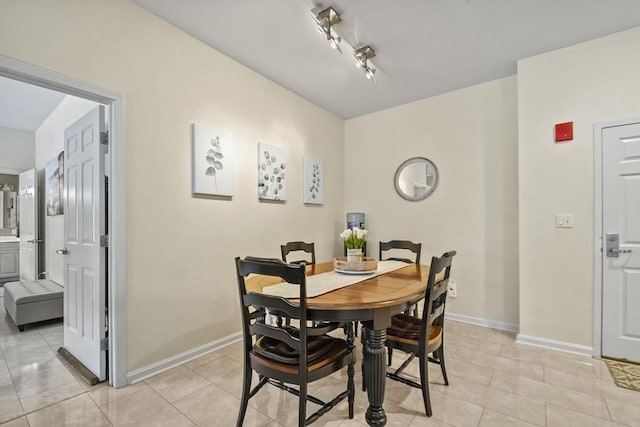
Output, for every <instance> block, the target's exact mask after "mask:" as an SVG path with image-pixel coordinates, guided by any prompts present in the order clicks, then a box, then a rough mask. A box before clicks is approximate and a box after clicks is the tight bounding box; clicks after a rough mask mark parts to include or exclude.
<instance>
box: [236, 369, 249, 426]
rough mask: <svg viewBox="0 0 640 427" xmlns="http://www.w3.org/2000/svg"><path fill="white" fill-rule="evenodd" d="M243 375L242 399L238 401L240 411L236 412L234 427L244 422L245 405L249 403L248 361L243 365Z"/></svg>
mask: <svg viewBox="0 0 640 427" xmlns="http://www.w3.org/2000/svg"><path fill="white" fill-rule="evenodd" d="M243 371H244V373H243V379H242V398H241V399H240V411H239V412H238V421H237V422H236V427H242V423H243V422H244V416H245V414H246V413H247V404H248V403H249V393H250V392H251V376H252V374H253V372H252V370H251V368H250V367H249V361H248V360H246V361H245V364H244V370H243Z"/></svg>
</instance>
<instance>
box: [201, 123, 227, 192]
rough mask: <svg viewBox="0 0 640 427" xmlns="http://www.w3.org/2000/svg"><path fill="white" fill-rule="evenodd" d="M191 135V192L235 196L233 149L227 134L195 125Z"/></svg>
mask: <svg viewBox="0 0 640 427" xmlns="http://www.w3.org/2000/svg"><path fill="white" fill-rule="evenodd" d="M191 133H192V135H191V136H192V171H191V173H192V179H193V183H192V192H193V193H195V194H209V195H213V196H228V197H231V196H233V162H234V146H233V141H232V139H231V135H229V133H228V132H226V131H223V130H220V129H214V128H211V127H208V126H204V125H201V124H198V123H194V124H193V125H192V126H191Z"/></svg>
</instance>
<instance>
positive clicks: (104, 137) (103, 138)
mask: <svg viewBox="0 0 640 427" xmlns="http://www.w3.org/2000/svg"><path fill="white" fill-rule="evenodd" d="M100 144H102V145H109V132H106V131H105V132H100Z"/></svg>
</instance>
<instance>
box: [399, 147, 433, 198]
mask: <svg viewBox="0 0 640 427" xmlns="http://www.w3.org/2000/svg"><path fill="white" fill-rule="evenodd" d="M420 162H425V164H426V165H429V164H430V165H431V166H432V167H433V169H434V170H435V177H434V182H433V185H432V186H431V187H429V188H428V189H427V192H426V193H425V194H423V195H421V196H418V197H413V196H409V195H407V194H405V193H404V192H403V191H402V189H401V188H400V174H401V173H402V171H403V170H404V168H406V167H407V166H409V165H411V164H413V163H420ZM393 186H394V187H395V189H396V193H398V195H399V196H400V197H402V198H403V199H405V200H409V201H411V202H418V201H420V200H424V199H426V198H427V197H429V196H430V195H431V194H432V193H433V192H434V191H435V189H436V187H437V186H438V168H437V167H436V165H435V163H433V162H432V161H431V160H429V159H427V158H426V157H411V158H409V159H407V160H405V161H404V162H402V163H401V164H400V166H398V169H396V173H395V175H394V176H393Z"/></svg>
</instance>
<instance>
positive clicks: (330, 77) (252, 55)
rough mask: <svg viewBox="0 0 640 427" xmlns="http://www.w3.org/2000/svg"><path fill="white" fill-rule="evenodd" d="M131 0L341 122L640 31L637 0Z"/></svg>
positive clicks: (495, 76)
mask: <svg viewBox="0 0 640 427" xmlns="http://www.w3.org/2000/svg"><path fill="white" fill-rule="evenodd" d="M134 2H135V3H137V4H138V5H140V6H142V7H143V8H145V9H147V10H148V11H150V12H151V13H153V14H156V15H158V16H160V17H161V18H163V19H165V20H166V21H168V22H170V23H172V24H174V25H176V26H177V27H179V28H181V29H183V30H184V31H186V32H187V33H189V34H191V35H192V36H194V37H195V38H197V39H199V40H201V41H203V42H204V43H207V44H208V45H210V46H212V47H213V48H215V49H217V50H218V51H220V52H222V53H224V54H226V55H228V56H230V57H231V58H233V59H235V60H237V61H239V62H240V63H242V64H245V65H246V66H248V67H249V68H251V69H253V70H255V71H257V72H258V73H260V74H262V75H264V76H266V77H268V78H269V79H271V80H273V81H275V82H277V83H278V84H280V85H282V86H284V87H286V88H288V89H290V90H292V91H293V92H295V93H297V94H299V95H301V96H303V97H305V98H307V99H309V100H310V101H312V102H314V103H316V104H317V105H320V106H322V107H323V108H325V109H327V110H329V111H332V112H333V113H335V114H337V115H338V116H340V117H343V118H351V117H357V116H360V115H363V114H367V113H370V112H374V111H379V110H382V109H385V108H389V107H392V106H395V105H399V104H404V103H407V102H411V101H415V100H418V99H422V98H426V97H430V96H433V95H437V94H441V93H445V92H449V91H452V90H456V89H460V88H464V87H468V86H471V85H474V84H478V83H482V82H486V81H491V80H494V79H497V78H500V77H505V76H508V75H512V74H515V73H516V61H517V60H518V59H522V58H527V57H530V56H534V55H537V54H540V53H543V52H548V51H551V50H555V49H558V48H561V47H565V46H570V45H572V44H576V43H579V42H582V41H586V40H591V39H594V38H597V37H600V36H603V35H606V34H611V33H614V32H618V31H621V30H624V29H628V28H632V27H635V26H640V1H638V0H332V1H325V2H324V3H323V4H321V5H320V4H319V3H316V4H314V3H312V2H311V0H268V1H267V0H210V1H204V0H134ZM319 6H321V7H326V6H333V7H334V8H335V9H336V10H337V11H338V12H339V13H340V14H341V16H342V22H341V23H340V24H338V25H337V26H336V27H335V28H336V29H337V30H338V32H339V33H340V34H341V35H342V36H343V38H344V41H343V44H342V47H343V49H342V50H343V54H342V55H340V54H339V53H338V52H336V51H334V50H332V49H331V48H330V46H329V44H328V43H327V41H326V39H324V38H323V35H322V34H319V33H317V32H316V30H315V24H314V22H313V20H312V18H311V13H310V10H311V9H312V8H315V7H319ZM362 45H370V46H371V47H372V48H373V49H374V50H375V51H376V54H377V56H376V57H375V58H374V59H373V61H372V62H373V64H374V66H375V67H377V68H378V72H377V73H376V82H375V83H373V82H371V81H369V80H367V79H366V78H365V77H364V75H363V73H362V72H361V71H360V70H358V69H357V68H356V67H355V65H354V59H353V57H352V51H353V47H355V48H357V47H361V46H362ZM350 46H351V47H350ZM211 78H215V76H211Z"/></svg>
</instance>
